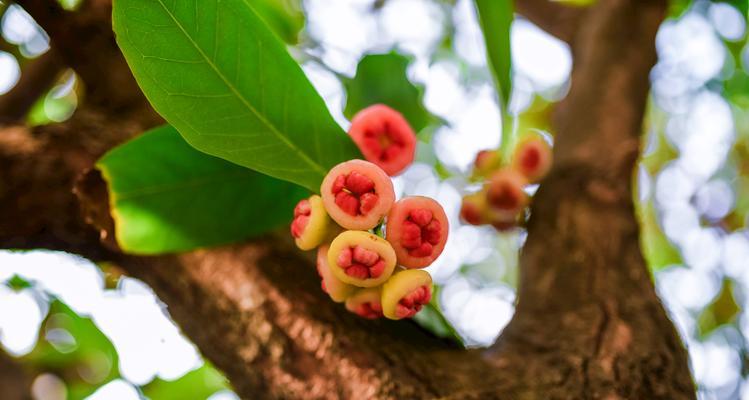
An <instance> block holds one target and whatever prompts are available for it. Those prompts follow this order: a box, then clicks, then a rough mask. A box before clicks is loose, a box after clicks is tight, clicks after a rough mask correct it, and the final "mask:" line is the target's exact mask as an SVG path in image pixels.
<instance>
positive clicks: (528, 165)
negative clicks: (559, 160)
mask: <svg viewBox="0 0 749 400" xmlns="http://www.w3.org/2000/svg"><path fill="white" fill-rule="evenodd" d="M551 162H552V155H551V146H549V144H548V143H547V142H546V141H545V140H544V139H542V138H541V137H539V136H531V137H529V138H526V139H524V140H522V141H521V142H520V143H518V145H517V147H515V152H514V153H513V156H512V168H514V169H515V170H517V171H519V172H520V173H521V174H523V175H524V176H525V177H526V178H527V179H528V181H529V182H530V183H537V182H538V181H540V180H541V179H542V178H543V177H544V176H546V174H547V173H548V172H549V169H551Z"/></svg>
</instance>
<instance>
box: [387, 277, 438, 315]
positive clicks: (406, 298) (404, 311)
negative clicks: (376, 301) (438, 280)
mask: <svg viewBox="0 0 749 400" xmlns="http://www.w3.org/2000/svg"><path fill="white" fill-rule="evenodd" d="M431 299H432V277H431V276H430V275H429V273H428V272H426V271H422V270H404V271H400V272H397V273H396V274H394V275H393V276H392V277H391V278H390V279H389V280H388V281H387V282H385V284H384V285H383V286H382V313H383V314H384V315H385V317H386V318H389V319H402V318H411V317H413V316H414V315H416V313H418V312H419V311H421V309H422V307H423V306H424V305H425V304H427V303H429V301H430V300H431Z"/></svg>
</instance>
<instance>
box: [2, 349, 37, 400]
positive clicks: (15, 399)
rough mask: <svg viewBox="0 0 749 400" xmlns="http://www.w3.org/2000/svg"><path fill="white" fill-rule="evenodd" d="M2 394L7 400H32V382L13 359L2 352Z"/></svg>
mask: <svg viewBox="0 0 749 400" xmlns="http://www.w3.org/2000/svg"><path fill="white" fill-rule="evenodd" d="M0 393H2V395H3V397H2V398H3V399H5V400H30V399H31V381H30V380H29V377H28V376H27V375H26V373H25V372H24V370H23V369H22V368H21V366H20V365H18V363H17V362H16V361H15V360H13V359H12V358H10V357H8V356H7V355H6V354H5V353H3V352H2V351H0Z"/></svg>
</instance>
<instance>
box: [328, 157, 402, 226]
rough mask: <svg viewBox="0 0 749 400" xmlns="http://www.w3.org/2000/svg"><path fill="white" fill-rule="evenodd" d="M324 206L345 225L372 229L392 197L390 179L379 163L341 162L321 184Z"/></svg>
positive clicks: (387, 208)
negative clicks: (377, 164)
mask: <svg viewBox="0 0 749 400" xmlns="http://www.w3.org/2000/svg"><path fill="white" fill-rule="evenodd" d="M320 194H321V195H322V200H323V204H325V209H326V210H327V211H328V214H330V216H331V218H333V220H335V221H336V222H337V223H338V224H339V225H341V226H342V227H344V228H346V229H356V230H367V229H372V228H374V227H375V226H377V224H379V223H380V220H382V218H383V217H384V216H385V215H386V214H387V213H388V211H389V210H390V207H391V206H392V205H393V202H394V201H395V192H394V191H393V182H392V181H391V180H390V177H388V176H387V175H386V174H385V172H384V171H383V170H382V169H380V167H378V166H376V165H374V164H372V163H371V162H368V161H363V160H350V161H346V162H343V163H340V164H338V165H336V166H335V167H333V169H331V170H330V172H328V175H327V176H326V177H325V179H323V182H322V186H321V187H320Z"/></svg>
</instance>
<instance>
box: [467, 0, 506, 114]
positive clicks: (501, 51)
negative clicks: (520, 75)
mask: <svg viewBox="0 0 749 400" xmlns="http://www.w3.org/2000/svg"><path fill="white" fill-rule="evenodd" d="M475 1H476V9H477V10H478V14H479V22H480V23H481V30H482V31H483V32H484V42H485V43H486V52H487V54H488V56H489V65H490V66H491V69H492V72H493V73H494V79H495V83H496V85H497V89H498V91H499V97H500V99H499V100H500V102H501V104H502V107H504V109H505V110H506V109H507V103H508V102H509V101H510V93H511V92H512V57H511V54H510V26H511V25H512V17H513V15H512V13H513V5H512V0H475Z"/></svg>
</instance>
